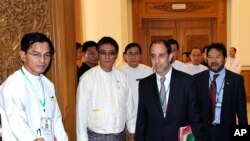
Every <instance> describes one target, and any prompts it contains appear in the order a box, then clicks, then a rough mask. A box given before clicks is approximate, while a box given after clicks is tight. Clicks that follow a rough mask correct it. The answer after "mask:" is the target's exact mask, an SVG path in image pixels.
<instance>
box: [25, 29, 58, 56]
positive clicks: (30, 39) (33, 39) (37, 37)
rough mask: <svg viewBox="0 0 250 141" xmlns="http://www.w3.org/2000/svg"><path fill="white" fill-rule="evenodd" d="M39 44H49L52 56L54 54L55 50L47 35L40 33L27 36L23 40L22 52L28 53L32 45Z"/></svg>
mask: <svg viewBox="0 0 250 141" xmlns="http://www.w3.org/2000/svg"><path fill="white" fill-rule="evenodd" d="M37 42H47V43H48V44H49V49H50V54H51V55H53V54H54V52H55V49H54V46H53V44H52V42H51V40H50V39H49V38H48V37H47V36H46V35H44V34H43V33H39V32H32V33H27V34H25V35H24V36H23V38H22V40H21V50H22V51H24V52H25V53H27V51H28V50H29V49H30V47H31V45H32V44H34V43H37Z"/></svg>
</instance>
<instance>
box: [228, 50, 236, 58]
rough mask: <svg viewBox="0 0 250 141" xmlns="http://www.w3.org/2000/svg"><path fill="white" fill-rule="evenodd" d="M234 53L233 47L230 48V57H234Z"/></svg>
mask: <svg viewBox="0 0 250 141" xmlns="http://www.w3.org/2000/svg"><path fill="white" fill-rule="evenodd" d="M235 54H236V52H235V51H234V49H233V48H230V51H229V55H230V57H232V58H234V57H235Z"/></svg>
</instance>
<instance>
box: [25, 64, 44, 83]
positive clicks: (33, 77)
mask: <svg viewBox="0 0 250 141" xmlns="http://www.w3.org/2000/svg"><path fill="white" fill-rule="evenodd" d="M22 71H23V72H24V74H25V75H26V76H27V77H28V78H29V79H32V80H39V79H42V76H43V75H42V74H40V75H39V76H37V75H33V74H31V73H30V72H29V71H28V70H27V69H26V68H25V67H24V66H22Z"/></svg>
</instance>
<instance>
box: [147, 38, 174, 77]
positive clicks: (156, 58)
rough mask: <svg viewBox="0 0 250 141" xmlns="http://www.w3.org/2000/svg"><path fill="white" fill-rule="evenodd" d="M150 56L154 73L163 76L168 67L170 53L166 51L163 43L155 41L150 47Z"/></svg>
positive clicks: (170, 58) (170, 57)
mask: <svg viewBox="0 0 250 141" xmlns="http://www.w3.org/2000/svg"><path fill="white" fill-rule="evenodd" d="M150 57H151V61H152V65H153V68H154V70H155V71H156V73H158V74H159V75H161V76H165V75H166V74H167V72H168V71H169V69H170V62H171V60H172V57H173V56H172V54H168V53H167V48H166V47H165V45H164V44H163V43H155V44H153V45H152V46H151V48H150Z"/></svg>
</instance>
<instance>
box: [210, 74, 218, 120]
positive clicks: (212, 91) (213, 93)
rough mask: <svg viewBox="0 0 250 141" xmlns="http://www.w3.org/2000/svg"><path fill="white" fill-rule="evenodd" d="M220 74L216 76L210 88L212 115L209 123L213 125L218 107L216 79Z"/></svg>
mask: <svg viewBox="0 0 250 141" xmlns="http://www.w3.org/2000/svg"><path fill="white" fill-rule="evenodd" d="M218 76H219V74H214V77H213V80H212V81H211V84H210V87H209V98H210V114H209V121H210V122H211V123H212V122H213V121H214V118H215V105H216V93H217V91H216V87H217V86H216V81H215V80H216V78H217V77H218Z"/></svg>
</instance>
